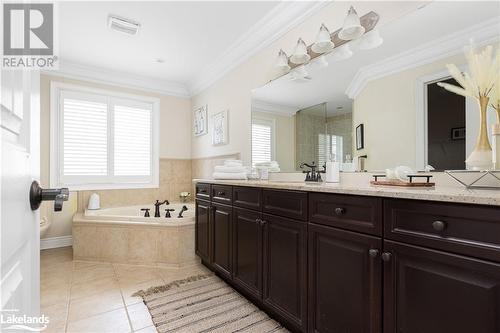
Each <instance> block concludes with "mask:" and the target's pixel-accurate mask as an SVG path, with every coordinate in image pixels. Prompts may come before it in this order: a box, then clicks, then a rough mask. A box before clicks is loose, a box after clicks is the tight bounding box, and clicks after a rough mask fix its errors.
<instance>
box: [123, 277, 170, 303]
mask: <svg viewBox="0 0 500 333" xmlns="http://www.w3.org/2000/svg"><path fill="white" fill-rule="evenodd" d="M119 284H120V289H121V291H122V296H123V299H124V301H125V304H127V305H131V304H135V303H139V302H142V298H141V297H137V296H136V297H133V296H132V295H133V294H134V293H135V292H137V291H139V290H146V289H148V288H150V287H156V286H161V285H163V284H164V282H163V280H162V279H160V278H158V279H155V280H151V281H144V282H131V281H125V282H119Z"/></svg>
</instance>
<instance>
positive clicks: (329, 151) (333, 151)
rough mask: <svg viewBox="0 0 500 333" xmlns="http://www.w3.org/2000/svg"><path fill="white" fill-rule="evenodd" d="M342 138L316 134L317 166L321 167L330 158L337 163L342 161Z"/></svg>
mask: <svg viewBox="0 0 500 333" xmlns="http://www.w3.org/2000/svg"><path fill="white" fill-rule="evenodd" d="M342 141H343V138H342V137H341V136H338V135H330V134H318V165H319V166H323V165H325V163H326V162H327V161H328V159H329V158H330V156H331V157H332V158H334V159H335V161H337V162H342V161H343V146H342Z"/></svg>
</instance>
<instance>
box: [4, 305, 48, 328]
mask: <svg viewBox="0 0 500 333" xmlns="http://www.w3.org/2000/svg"><path fill="white" fill-rule="evenodd" d="M49 322H50V320H49V317H47V316H45V315H41V316H40V317H32V316H27V315H20V314H19V310H17V309H12V310H1V312H0V328H1V329H0V331H2V332H4V331H23V332H41V331H43V330H45V329H46V328H47V325H48V324H49Z"/></svg>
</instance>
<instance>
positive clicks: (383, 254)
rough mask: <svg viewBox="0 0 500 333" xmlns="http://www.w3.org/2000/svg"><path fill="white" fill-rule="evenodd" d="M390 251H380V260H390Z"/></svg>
mask: <svg viewBox="0 0 500 333" xmlns="http://www.w3.org/2000/svg"><path fill="white" fill-rule="evenodd" d="M391 257H392V253H391V252H384V253H382V260H383V261H391Z"/></svg>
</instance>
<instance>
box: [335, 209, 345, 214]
mask: <svg viewBox="0 0 500 333" xmlns="http://www.w3.org/2000/svg"><path fill="white" fill-rule="evenodd" d="M335 214H336V215H338V216H340V215H344V214H345V209H344V208H340V207H339V208H335Z"/></svg>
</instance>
